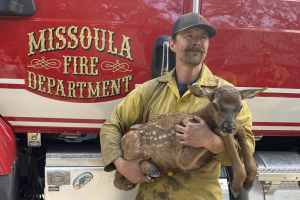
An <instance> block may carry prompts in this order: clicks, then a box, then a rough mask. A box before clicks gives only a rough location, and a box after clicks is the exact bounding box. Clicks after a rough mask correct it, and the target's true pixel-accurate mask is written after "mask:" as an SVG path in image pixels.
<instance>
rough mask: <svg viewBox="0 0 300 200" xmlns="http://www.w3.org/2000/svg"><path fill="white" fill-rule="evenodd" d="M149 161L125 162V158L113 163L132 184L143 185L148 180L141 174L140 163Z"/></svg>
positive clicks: (138, 159)
mask: <svg viewBox="0 0 300 200" xmlns="http://www.w3.org/2000/svg"><path fill="white" fill-rule="evenodd" d="M148 159H149V158H137V159H134V160H125V159H124V158H123V157H118V158H117V159H116V160H114V162H113V163H114V165H115V166H116V168H117V170H118V171H119V172H120V173H121V174H123V176H125V177H126V178H127V179H128V180H130V181H131V182H132V183H143V182H146V181H147V178H146V176H145V175H143V174H142V173H141V170H140V162H141V161H143V160H148Z"/></svg>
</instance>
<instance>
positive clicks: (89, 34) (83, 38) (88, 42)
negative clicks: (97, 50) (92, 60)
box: [79, 26, 93, 50]
mask: <svg viewBox="0 0 300 200" xmlns="http://www.w3.org/2000/svg"><path fill="white" fill-rule="evenodd" d="M85 30H86V31H87V36H86V38H87V46H85V45H84V40H85V35H84V33H85ZM79 38H80V42H81V46H82V48H83V49H85V50H89V49H90V48H91V44H92V39H93V37H92V33H91V31H90V29H89V28H88V27H86V26H84V27H83V28H82V29H81V32H80V35H79Z"/></svg>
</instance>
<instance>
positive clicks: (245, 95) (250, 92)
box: [240, 87, 268, 99]
mask: <svg viewBox="0 0 300 200" xmlns="http://www.w3.org/2000/svg"><path fill="white" fill-rule="evenodd" d="M266 89H268V88H267V87H265V88H261V89H247V90H241V91H240V93H241V97H242V99H252V98H253V97H255V96H256V95H258V94H259V93H261V92H263V91H265V90H266Z"/></svg>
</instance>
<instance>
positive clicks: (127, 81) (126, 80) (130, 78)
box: [122, 75, 132, 93]
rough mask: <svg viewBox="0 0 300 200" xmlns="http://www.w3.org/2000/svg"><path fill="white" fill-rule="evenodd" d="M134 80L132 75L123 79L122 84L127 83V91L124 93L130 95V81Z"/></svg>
mask: <svg viewBox="0 0 300 200" xmlns="http://www.w3.org/2000/svg"><path fill="white" fill-rule="evenodd" d="M131 80H132V75H129V76H125V77H123V78H122V82H123V83H125V86H126V89H125V92H124V93H128V92H130V91H129V81H131Z"/></svg>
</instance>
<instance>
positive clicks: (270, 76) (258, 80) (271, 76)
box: [248, 52, 290, 88]
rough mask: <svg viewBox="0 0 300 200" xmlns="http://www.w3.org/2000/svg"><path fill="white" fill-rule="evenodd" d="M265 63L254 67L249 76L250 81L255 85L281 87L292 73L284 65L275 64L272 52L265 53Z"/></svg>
mask: <svg viewBox="0 0 300 200" xmlns="http://www.w3.org/2000/svg"><path fill="white" fill-rule="evenodd" d="M262 57H263V64H262V65H260V66H258V67H256V68H254V70H253V71H252V72H251V73H250V75H249V77H248V82H249V84H250V85H251V86H253V87H272V88H280V87H281V86H282V85H283V84H284V82H285V81H286V80H287V77H289V76H290V73H289V72H288V70H287V69H285V68H284V67H280V66H278V65H276V64H275V56H274V54H273V53H272V52H266V53H264V54H263V56H262Z"/></svg>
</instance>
